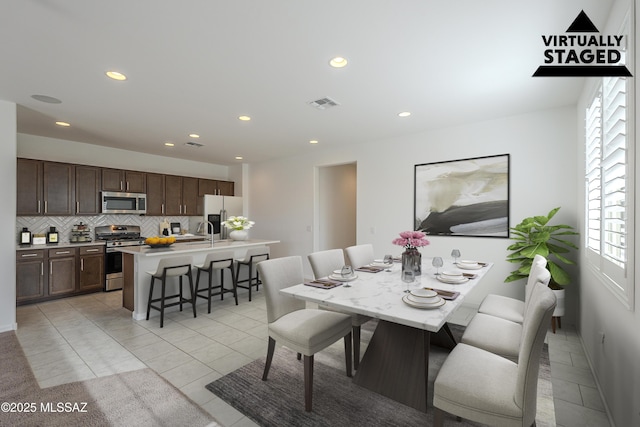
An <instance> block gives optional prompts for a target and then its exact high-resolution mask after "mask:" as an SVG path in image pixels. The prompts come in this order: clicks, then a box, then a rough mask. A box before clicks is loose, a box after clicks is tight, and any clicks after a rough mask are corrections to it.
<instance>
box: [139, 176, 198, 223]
mask: <svg viewBox="0 0 640 427" xmlns="http://www.w3.org/2000/svg"><path fill="white" fill-rule="evenodd" d="M164 204H165V205H164V215H197V205H198V178H191V177H187V176H184V177H183V176H175V175H165V176H164ZM148 214H149V213H148V211H147V215H148Z"/></svg>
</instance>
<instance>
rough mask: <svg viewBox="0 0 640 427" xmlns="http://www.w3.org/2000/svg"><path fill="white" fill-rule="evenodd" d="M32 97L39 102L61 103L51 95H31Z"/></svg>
mask: <svg viewBox="0 0 640 427" xmlns="http://www.w3.org/2000/svg"><path fill="white" fill-rule="evenodd" d="M31 97H32V98H33V99H35V100H36V101H40V102H46V103H47V104H62V101H60V100H59V99H58V98H54V97H53V96H47V95H31Z"/></svg>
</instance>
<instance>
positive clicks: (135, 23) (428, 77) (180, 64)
mask: <svg viewBox="0 0 640 427" xmlns="http://www.w3.org/2000/svg"><path fill="white" fill-rule="evenodd" d="M611 3H612V1H609V0H582V1H581V0H562V1H559V0H529V1H524V0H521V1H513V0H482V1H478V0H452V1H442V0H322V1H311V0H227V1H223V0H180V1H179V0H111V1H98V0H3V1H1V2H0V39H1V40H2V42H0V99H4V100H8V101H11V102H15V103H16V104H18V132H20V133H27V134H34V135H41V136H49V137H53V138H59V139H68V140H73V141H81V142H86V143H91V144H99V145H105V146H111V147H117V148H123V149H128V150H134V151H140V152H145V153H153V154H159V155H165V156H172V157H176V158H183V159H190V160H199V161H207V162H212V163H218V164H233V163H234V162H237V161H236V160H234V157H235V156H238V155H240V156H243V157H244V160H243V161H244V162H257V161H262V160H265V159H269V158H272V157H280V156H286V155H291V154H296V153H302V152H309V151H312V150H318V149H322V147H331V146H336V145H341V144H355V143H363V142H367V141H373V140H378V139H386V138H392V137H394V136H400V135H406V134H412V133H418V132H422V131H425V130H428V129H432V128H440V127H445V126H451V125H456V124H459V123H467V122H472V121H479V120H485V119H490V118H494V117H501V116H508V115H514V114H520V113H525V112H528V111H534V110H539V109H545V108H551V107H557V106H564V105H572V104H575V102H576V99H577V97H578V94H579V92H580V89H581V88H582V84H583V80H582V79H577V78H533V77H531V75H532V73H533V72H534V71H535V69H536V68H537V67H538V66H539V65H541V64H542V61H543V59H544V58H543V50H544V45H543V43H542V39H541V35H543V34H559V33H563V32H564V31H565V30H566V28H567V27H568V26H569V25H570V24H571V22H572V21H573V20H574V19H575V17H576V16H577V15H578V13H579V12H580V10H583V9H584V11H585V12H586V13H587V15H588V16H589V17H590V18H591V20H592V21H593V22H594V24H595V25H596V26H597V27H598V28H601V27H602V26H604V23H605V21H606V18H607V16H608V11H609V9H610V7H611ZM334 56H344V57H346V58H347V59H348V60H349V65H348V66H347V67H345V68H343V69H333V68H331V67H329V65H328V61H329V59H331V58H332V57H334ZM111 69H115V70H117V71H120V72H122V73H124V74H126V75H127V76H128V80H127V81H125V82H116V81H113V80H110V79H108V78H107V77H106V76H105V75H104V73H105V71H107V70H111ZM32 95H47V96H52V97H55V98H58V99H60V100H61V101H62V103H61V104H47V103H43V102H40V101H36V100H34V99H32V98H31V96H32ZM324 97H331V98H332V99H334V100H336V101H338V102H339V103H340V106H338V107H334V108H331V109H327V110H323V111H322V110H317V109H315V108H313V107H311V106H309V105H308V102H310V101H313V100H316V99H319V98H324ZM401 111H411V112H412V115H411V116H410V117H408V118H399V117H398V116H397V113H399V112H401ZM243 114H246V115H249V116H251V117H252V120H251V121H250V122H241V121H239V120H238V119H237V117H238V116H239V115H243ZM56 120H62V121H66V122H69V123H71V125H72V126H71V127H70V128H60V127H57V126H56V125H54V123H53V122H54V121H56ZM193 132H195V133H198V134H200V135H201V138H200V139H199V140H198V142H199V143H202V144H204V147H201V148H191V147H187V146H185V145H184V143H185V142H187V141H189V140H192V139H191V138H189V136H188V134H189V133H193ZM311 139H316V140H318V141H319V144H317V145H315V146H313V145H311V144H309V142H308V141H309V140H311ZM165 141H172V142H174V143H175V144H176V145H175V147H173V148H167V147H165V146H164V142H165Z"/></svg>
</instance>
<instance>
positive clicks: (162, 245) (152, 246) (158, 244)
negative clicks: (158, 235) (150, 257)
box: [147, 243, 173, 249]
mask: <svg viewBox="0 0 640 427" xmlns="http://www.w3.org/2000/svg"><path fill="white" fill-rule="evenodd" d="M147 245H148V246H150V247H151V248H152V249H156V248H168V247H169V246H171V245H173V243H156V244H153V245H152V244H149V243H147Z"/></svg>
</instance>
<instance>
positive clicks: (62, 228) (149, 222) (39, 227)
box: [16, 215, 202, 243]
mask: <svg viewBox="0 0 640 427" xmlns="http://www.w3.org/2000/svg"><path fill="white" fill-rule="evenodd" d="M165 218H166V219H167V222H169V223H172V222H179V223H180V226H181V228H183V229H185V230H188V231H189V232H190V233H195V232H196V229H197V227H198V225H199V223H200V221H202V217H199V216H167V217H164V216H140V215H95V216H19V217H16V241H18V237H19V235H20V231H22V228H23V227H27V228H28V229H29V231H30V232H31V233H34V234H46V233H47V231H49V228H50V227H55V228H56V230H57V231H58V232H59V233H60V242H61V243H68V242H69V240H70V238H71V230H72V228H73V226H74V224H80V222H82V223H83V224H86V225H87V226H89V227H90V228H91V238H92V239H93V240H95V234H94V228H95V227H96V226H100V225H111V224H118V225H139V226H140V231H141V233H142V236H143V237H148V236H156V235H158V234H159V233H160V223H161V222H162V221H163V220H164V219H165Z"/></svg>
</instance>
